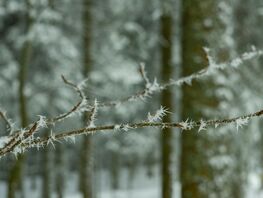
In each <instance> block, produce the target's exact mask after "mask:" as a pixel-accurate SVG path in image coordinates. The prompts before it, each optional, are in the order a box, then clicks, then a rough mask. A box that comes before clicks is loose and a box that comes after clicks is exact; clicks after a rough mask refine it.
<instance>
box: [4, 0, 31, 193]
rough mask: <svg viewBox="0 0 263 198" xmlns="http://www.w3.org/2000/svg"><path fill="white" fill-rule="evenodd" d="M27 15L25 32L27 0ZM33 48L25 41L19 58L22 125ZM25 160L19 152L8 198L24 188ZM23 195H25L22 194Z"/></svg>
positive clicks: (28, 29) (27, 23) (26, 116)
mask: <svg viewBox="0 0 263 198" xmlns="http://www.w3.org/2000/svg"><path fill="white" fill-rule="evenodd" d="M27 8H28V12H27V16H26V19H25V22H26V27H25V34H27V33H28V32H29V31H30V28H31V26H32V23H33V21H32V18H31V17H30V16H29V10H30V3H29V1H27ZM31 48H32V43H31V41H30V40H27V41H25V43H24V45H23V47H22V49H21V54H20V60H19V67H20V71H19V76H18V79H19V88H18V95H19V107H20V109H19V111H20V112H19V113H20V119H21V127H22V128H23V127H26V126H27V124H28V115H27V107H26V96H25V83H26V75H27V67H28V65H29V62H30V57H31ZM24 161H25V155H24V154H19V155H18V159H17V161H16V162H15V164H14V166H13V167H12V168H11V170H10V175H9V178H8V198H15V194H16V191H17V190H18V189H19V190H20V191H21V190H22V178H21V177H22V172H23V164H24ZM22 196H23V195H22Z"/></svg>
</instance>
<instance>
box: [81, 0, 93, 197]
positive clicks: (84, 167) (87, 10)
mask: <svg viewBox="0 0 263 198" xmlns="http://www.w3.org/2000/svg"><path fill="white" fill-rule="evenodd" d="M91 6H92V0H83V14H82V23H83V45H84V46H83V76H84V77H87V75H88V73H89V71H90V69H91V64H92V60H91V39H92V38H91V36H92V33H91V31H92V28H91V20H92V18H91ZM88 116H89V115H85V116H84V124H85V125H86V123H87V122H86V121H87V119H86V118H87V117H88ZM80 153H81V155H80V170H79V171H80V172H79V174H80V175H79V188H80V191H81V192H82V195H83V198H91V197H92V195H93V192H92V184H93V183H92V170H93V166H92V137H91V136H90V135H87V136H86V137H83V139H82V146H81V151H80Z"/></svg>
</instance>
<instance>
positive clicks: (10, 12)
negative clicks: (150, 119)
mask: <svg viewBox="0 0 263 198" xmlns="http://www.w3.org/2000/svg"><path fill="white" fill-rule="evenodd" d="M262 31H263V1H262V0H251V1H245V0H144V1H143V0H1V1H0V57H1V58H0V105H1V108H2V109H5V110H6V111H7V114H8V117H11V118H12V120H13V121H14V122H15V123H16V127H17V128H21V127H25V126H27V125H28V123H31V122H32V121H33V120H35V119H36V116H37V115H45V116H51V115H57V114H60V113H61V112H64V111H66V110H68V109H70V107H71V106H72V104H74V102H75V101H76V99H77V97H78V96H77V95H76V94H75V93H74V91H72V90H71V89H70V88H69V87H67V86H65V84H64V83H63V81H62V80H61V77H60V76H61V75H62V74H63V75H65V76H66V77H67V78H68V79H70V80H72V81H73V82H80V81H81V80H83V79H84V78H88V81H87V83H86V89H85V90H86V95H87V96H88V97H89V99H90V101H91V103H93V101H94V99H95V98H96V99H97V100H98V101H99V102H100V101H111V100H118V99H119V98H124V97H125V96H129V95H131V94H133V93H134V92H136V91H138V90H141V89H142V88H143V86H144V85H143V79H141V77H140V75H139V71H138V65H139V63H140V62H143V63H145V65H146V70H147V73H148V75H149V77H150V79H154V78H155V77H156V78H157V79H158V81H160V82H163V83H165V82H168V81H169V80H170V79H178V78H179V77H180V76H187V75H189V74H191V73H194V72H196V71H198V70H200V69H202V68H204V67H206V66H207V65H208V59H207V55H206V52H205V51H207V52H208V50H204V47H206V48H209V49H210V50H209V54H210V55H211V56H212V57H214V60H215V61H216V62H219V63H220V62H226V61H229V60H231V59H233V58H235V57H237V56H239V55H240V54H242V53H244V52H246V51H250V50H251V49H254V48H257V49H262V46H263V37H262ZM262 61H263V59H262V58H256V59H253V60H250V61H248V62H245V63H244V64H243V65H241V66H240V67H239V68H238V69H233V68H232V69H229V70H228V69H227V70H224V71H220V72H217V73H216V74H214V75H212V76H211V77H206V78H205V79H203V80H199V81H193V83H192V85H183V86H181V87H173V88H170V89H167V90H165V91H163V92H160V93H158V94H155V95H154V96H153V97H151V98H147V100H145V101H144V100H141V101H134V102H129V103H125V104H121V105H118V106H117V107H114V108H110V109H107V108H106V109H101V110H99V112H98V115H97V118H96V119H97V120H96V125H100V124H111V123H127V122H134V121H141V120H143V119H144V118H145V116H147V113H148V112H153V111H155V110H156V109H158V108H159V107H160V106H161V105H162V106H164V107H165V108H167V109H168V110H169V111H170V112H173V113H169V114H167V116H165V118H164V121H166V122H169V121H179V120H187V119H188V118H189V119H193V120H200V119H201V118H203V119H209V118H210V119H213V118H224V117H231V116H237V115H242V114H244V113H248V112H253V111H256V110H258V109H259V108H261V107H262V106H263V101H262V94H263V86H262V80H260V79H262V73H261V72H263V67H262ZM84 119H85V118H83V117H81V116H80V117H76V118H72V119H70V120H67V121H65V122H62V123H60V124H59V125H56V126H55V127H54V129H53V133H56V131H63V130H66V131H68V130H70V129H73V128H77V127H81V126H83V125H84V122H83V120H84ZM261 127H262V121H260V120H259V119H257V120H253V121H252V122H251V123H250V124H249V125H248V126H245V127H244V128H242V129H239V130H238V132H237V131H236V128H235V126H234V127H233V126H232V125H229V126H225V127H218V128H216V129H215V128H209V129H207V130H206V131H204V132H203V131H202V132H200V133H197V131H195V130H193V131H191V132H188V131H186V132H182V133H181V132H180V130H172V129H164V130H163V132H161V131H160V130H159V129H152V128H146V129H138V130H131V131H128V132H114V133H113V132H112V133H108V132H107V133H106V132H101V133H96V134H93V135H89V136H80V137H77V138H76V139H72V142H65V141H63V142H62V143H57V144H56V145H55V148H53V146H52V145H49V146H47V147H45V148H40V149H39V150H38V149H31V150H29V151H28V152H25V153H24V154H21V155H19V156H17V157H15V156H14V155H12V154H9V155H8V156H5V157H3V158H1V161H0V167H1V168H0V197H1V198H2V197H3V198H5V197H7V198H30V197H34V198H37V197H39V198H51V197H58V198H81V197H83V198H108V197H111V198H121V197H123V198H124V197H125V198H126V197H127V198H133V197H134V198H135V197H136V198H146V197H151V198H157V197H158V198H159V197H161V198H172V197H182V198H205V197H209V198H217V197H218V198H229V197H233V198H243V197H244V198H245V197H263V193H262V188H263V166H262V162H263V146H262V145H263V135H262V128H261ZM0 129H1V131H0V133H1V136H4V135H5V133H6V132H5V123H4V122H2V121H1V120H0ZM49 133H50V131H46V132H45V134H43V135H44V136H45V135H48V134H49ZM261 149H262V150H261Z"/></svg>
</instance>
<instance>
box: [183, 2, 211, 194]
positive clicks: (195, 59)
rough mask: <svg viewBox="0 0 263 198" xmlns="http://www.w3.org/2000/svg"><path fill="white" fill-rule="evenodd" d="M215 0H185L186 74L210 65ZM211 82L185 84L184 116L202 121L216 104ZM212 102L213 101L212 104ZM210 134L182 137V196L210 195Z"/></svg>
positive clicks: (184, 65)
mask: <svg viewBox="0 0 263 198" xmlns="http://www.w3.org/2000/svg"><path fill="white" fill-rule="evenodd" d="M214 4H215V3H214V1H213V0H205V1H199V0H183V1H182V9H183V14H182V20H183V21H182V73H183V76H186V75H189V74H191V73H193V72H195V71H197V70H199V69H201V68H203V67H204V66H206V65H207V58H206V55H205V53H204V50H203V47H204V46H207V41H208V37H209V33H211V30H212V28H213V27H212V23H213V22H214V21H213V22H212V21H209V20H212V18H210V17H211V13H213V12H215V11H214V10H213V8H214V7H213V6H214ZM209 83H210V82H206V84H204V83H200V82H196V81H195V82H193V85H191V86H188V85H185V86H184V87H183V96H182V119H183V120H187V119H188V118H190V119H193V120H198V119H200V118H204V119H205V117H204V115H203V113H202V112H201V109H202V108H203V107H207V106H208V105H210V106H214V105H216V102H214V101H215V100H214V99H211V98H208V97H207V96H205V92H204V91H205V90H206V88H208V87H209V86H210V87H209V89H211V85H209ZM211 101H213V102H212V103H211ZM207 136H208V135H207V134H206V135H203V134H202V133H197V131H196V129H194V130H192V131H190V132H183V133H182V136H181V138H182V139H181V147H182V148H181V166H180V168H181V171H180V173H181V185H182V191H181V192H182V198H192V197H195V198H205V197H208V192H207V191H208V190H207V189H205V190H204V189H202V188H201V186H203V187H204V188H207V187H206V185H208V184H209V182H211V177H212V171H211V168H210V167H209V164H208V161H207V160H208V159H207V153H206V152H207V150H208V149H209V146H210V143H209V141H208V139H207Z"/></svg>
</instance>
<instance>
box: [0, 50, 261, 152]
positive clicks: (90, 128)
mask: <svg viewBox="0 0 263 198" xmlns="http://www.w3.org/2000/svg"><path fill="white" fill-rule="evenodd" d="M204 50H205V52H206V54H207V59H208V63H209V65H208V67H206V68H205V69H202V70H200V71H198V72H196V73H194V74H192V75H190V76H186V77H183V78H181V79H179V80H170V82H169V83H167V84H159V83H158V82H157V79H156V78H155V79H154V80H153V81H151V80H150V79H149V78H148V76H147V73H146V71H145V66H144V64H140V68H139V73H140V75H141V77H142V79H143V81H144V83H145V85H144V89H143V90H142V91H139V92H138V93H135V94H133V95H131V96H128V97H126V98H123V99H119V100H116V101H109V102H99V101H98V100H97V99H95V100H94V101H93V102H92V101H89V100H88V99H87V97H86V95H85V92H84V90H85V87H86V83H87V80H84V81H82V82H81V83H79V84H75V83H73V82H71V81H69V80H68V79H66V78H65V77H64V76H63V75H62V80H63V82H64V83H65V84H66V85H67V86H69V87H71V88H72V89H73V90H75V92H76V93H77V94H78V95H79V98H80V100H79V101H78V102H77V103H76V104H75V105H73V106H72V108H71V109H70V110H69V111H67V112H65V113H63V114H61V115H58V116H56V117H53V118H47V117H45V116H43V115H38V120H37V121H35V122H33V123H31V124H29V125H28V126H27V127H25V128H22V129H19V130H14V128H15V125H14V123H13V122H12V121H11V119H9V118H7V113H6V112H5V111H4V110H2V109H0V121H2V122H4V124H5V126H6V131H5V133H2V134H7V135H3V136H2V137H0V157H2V156H5V155H6V154H8V153H13V154H15V155H17V154H18V153H23V152H25V151H26V150H27V149H29V148H32V147H36V148H38V149H39V148H41V147H43V146H46V145H49V144H51V145H53V147H55V142H61V141H60V140H63V139H64V140H66V141H68V140H71V141H72V142H75V137H76V136H77V135H87V134H90V133H97V132H101V131H110V132H113V131H116V132H117V131H129V130H132V129H138V128H145V127H158V128H161V129H162V128H179V129H181V130H191V129H194V128H195V129H197V131H198V132H201V131H203V130H206V129H207V128H208V127H209V126H214V127H215V128H217V127H218V126H220V125H226V124H231V123H232V124H235V126H236V129H237V130H238V129H239V128H242V127H243V126H244V125H247V124H248V121H249V120H250V119H252V118H254V117H261V116H262V115H263V110H260V111H257V112H255V113H251V114H247V115H242V116H238V117H234V118H225V119H218V120H203V119H202V118H200V121H194V120H191V118H189V119H187V120H185V121H181V122H178V123H174V122H171V123H165V122H162V118H163V117H164V116H165V115H166V114H167V113H169V112H168V109H166V108H165V107H162V106H161V107H160V108H159V109H158V110H157V111H156V112H155V113H153V114H151V113H148V114H147V118H145V119H144V120H142V121H141V122H137V123H116V124H112V125H101V126H96V125H95V120H96V117H97V114H98V110H99V108H105V107H112V106H117V105H118V104H123V103H126V102H130V101H137V100H146V98H148V97H150V96H151V95H152V94H154V93H155V92H160V91H162V90H164V89H166V88H168V87H170V86H181V85H183V84H189V85H191V83H192V81H193V80H199V79H201V78H203V77H205V76H208V75H212V74H214V73H215V72H216V71H218V70H222V69H227V68H231V67H232V68H236V67H238V66H239V65H241V64H242V63H244V61H247V60H250V59H252V58H254V57H257V56H259V55H262V54H263V52H262V51H260V50H256V49H255V48H252V51H250V52H246V53H244V54H242V55H241V56H240V57H238V58H235V59H233V60H231V61H229V62H227V63H220V64H218V63H216V61H215V60H214V59H213V57H212V56H211V55H210V50H209V49H208V48H204ZM80 115H85V116H86V118H87V119H86V120H87V123H86V126H85V127H84V128H79V129H75V130H72V131H61V132H57V133H56V134H54V133H53V130H52V127H53V126H54V125H55V124H56V123H58V122H61V121H63V120H65V119H68V118H71V117H72V116H80ZM42 129H45V130H49V131H50V133H49V136H47V137H43V136H41V130H42Z"/></svg>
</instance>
